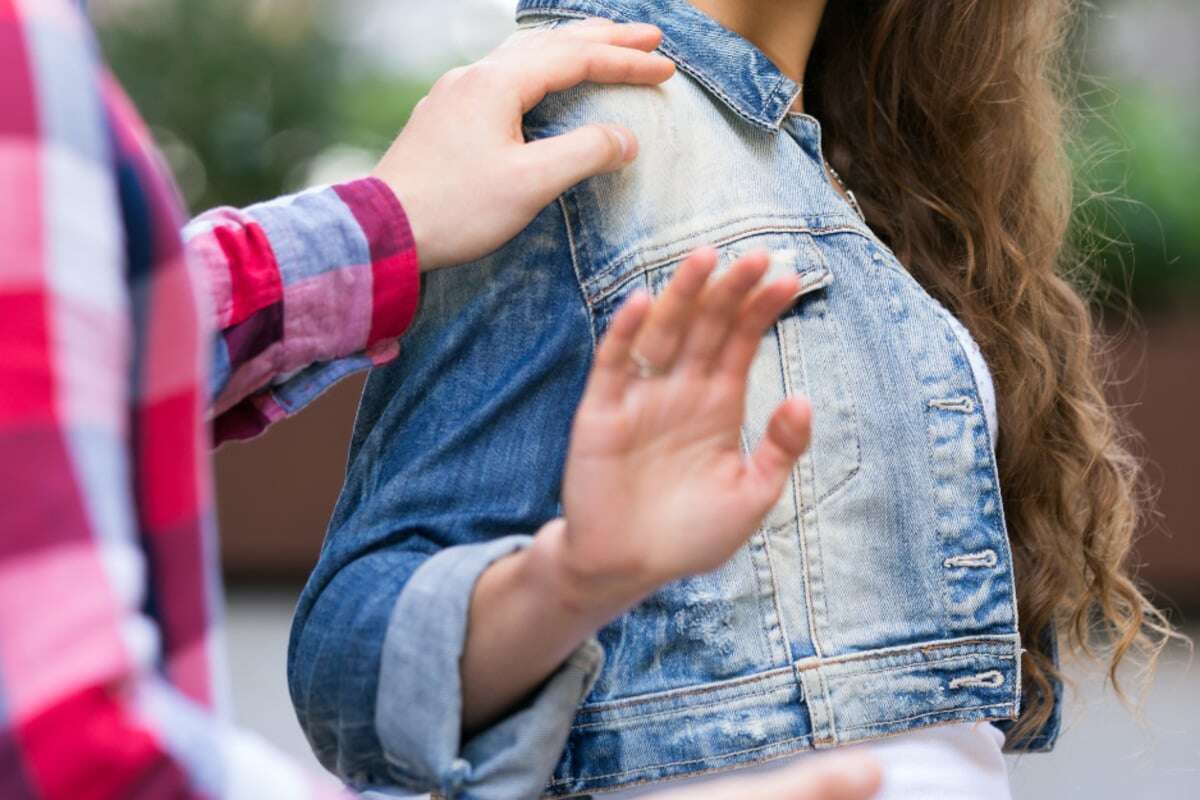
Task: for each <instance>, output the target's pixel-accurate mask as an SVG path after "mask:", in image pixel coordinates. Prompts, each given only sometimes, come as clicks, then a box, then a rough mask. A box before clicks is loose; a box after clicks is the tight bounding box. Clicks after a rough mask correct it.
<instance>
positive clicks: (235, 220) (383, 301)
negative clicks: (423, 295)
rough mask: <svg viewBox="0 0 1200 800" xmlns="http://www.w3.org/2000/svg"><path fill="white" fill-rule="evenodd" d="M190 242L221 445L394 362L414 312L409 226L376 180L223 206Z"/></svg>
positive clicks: (200, 221)
mask: <svg viewBox="0 0 1200 800" xmlns="http://www.w3.org/2000/svg"><path fill="white" fill-rule="evenodd" d="M184 238H185V240H186V243H187V249H188V256H189V264H190V265H191V269H192V270H193V271H194V272H195V273H196V277H197V279H198V280H199V281H200V282H202V284H203V285H205V286H207V287H208V293H209V300H210V304H211V311H212V312H213V313H214V315H215V325H214V328H215V335H214V342H213V368H212V384H211V396H212V398H213V409H214V436H215V439H216V441H217V442H222V441H226V440H230V439H244V438H249V437H252V436H255V435H257V434H258V433H261V432H262V431H263V430H264V429H265V428H266V427H267V426H268V425H270V424H271V423H273V422H275V421H276V420H278V419H280V418H282V417H285V416H289V415H291V414H293V413H295V412H296V411H299V410H300V409H301V408H303V407H304V406H306V405H307V404H308V403H309V402H311V401H312V400H313V399H315V398H316V397H317V396H318V395H320V394H321V393H322V392H323V391H325V390H326V389H327V388H329V387H330V386H331V385H333V384H334V383H336V382H337V381H339V380H341V379H342V378H344V377H345V376H347V375H349V374H351V373H353V372H357V371H359V370H363V369H367V368H370V367H372V366H375V365H377V364H381V363H384V362H386V361H389V360H390V359H392V358H393V357H395V355H396V353H397V352H398V351H399V343H398V337H399V336H400V334H402V333H403V332H404V330H405V329H406V328H407V327H408V325H409V324H410V323H411V322H412V319H413V317H414V315H415V314H416V309H417V303H418V298H419V294H420V279H419V268H418V263H417V252H416V248H415V246H414V243H413V238H412V232H411V230H410V229H409V225H408V218H407V216H406V215H405V213H404V209H403V208H402V207H401V206H400V203H399V201H398V200H397V199H396V196H395V194H394V193H393V192H392V190H391V189H390V188H389V187H388V186H387V185H386V184H384V183H383V182H382V181H380V180H378V179H375V178H365V179H363V180H358V181H353V182H351V183H344V184H339V185H336V186H330V187H325V188H320V189H316V190H313V191H309V192H304V193H302V194H298V195H293V196H290V197H284V198H281V199H278V200H274V201H271V202H269V203H263V204H261V205H256V206H252V207H250V208H247V209H245V210H235V209H230V208H222V209H216V210H214V211H210V212H208V213H206V214H204V215H202V216H200V217H199V218H197V219H196V220H195V221H194V222H192V223H191V224H190V225H189V226H188V227H187V229H186V230H185V233H184Z"/></svg>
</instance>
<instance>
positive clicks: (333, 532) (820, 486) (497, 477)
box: [289, 0, 1058, 800]
mask: <svg viewBox="0 0 1200 800" xmlns="http://www.w3.org/2000/svg"><path fill="white" fill-rule="evenodd" d="M518 16H519V18H520V19H521V21H522V23H523V24H525V25H530V26H533V25H559V24H565V23H566V22H567V21H570V20H571V19H573V18H579V17H583V16H605V17H609V18H615V19H620V20H642V21H649V22H653V23H656V24H657V25H659V26H660V27H661V28H663V30H664V32H665V37H666V38H665V40H664V42H663V44H662V52H664V53H665V54H666V55H667V56H669V57H670V58H672V59H673V60H674V61H675V62H676V63H677V64H678V66H679V70H680V74H679V75H677V76H676V77H675V78H673V79H672V80H671V81H669V82H668V83H667V84H665V85H664V86H662V87H656V88H614V87H599V86H594V85H585V86H583V87H579V88H576V89H573V90H571V91H568V92H564V93H561V94H557V95H553V96H551V97H550V98H548V99H547V100H546V101H545V102H544V103H543V104H542V105H541V106H539V107H538V108H537V109H536V110H535V111H534V112H533V113H532V114H530V115H529V117H528V118H527V121H526V127H527V133H528V135H529V137H530V138H541V137H546V136H552V135H555V134H559V133H562V132H565V131H567V130H569V129H572V128H574V127H577V126H579V125H581V124H585V123H589V122H601V121H602V122H615V123H621V124H624V125H627V126H628V127H630V128H631V129H633V130H634V131H635V132H636V133H637V134H638V137H639V139H640V142H641V155H640V157H639V158H638V160H637V162H636V164H634V165H633V166H631V167H629V168H627V169H625V170H623V171H621V172H620V173H618V174H615V175H611V176H605V177H599V178H595V179H592V180H589V181H587V182H585V183H583V184H581V185H579V186H577V187H576V188H574V189H572V190H571V191H569V192H568V193H567V194H566V195H564V196H563V197H562V198H560V200H559V201H558V202H556V203H555V204H553V205H552V206H550V207H549V208H547V209H545V210H544V211H543V212H542V213H541V214H540V215H539V216H538V217H537V219H536V220H535V221H534V222H533V224H532V225H530V226H529V227H528V228H527V229H526V230H525V231H524V232H523V233H522V234H521V235H520V236H519V237H518V238H517V239H516V240H514V241H513V242H512V243H510V244H509V245H507V246H506V247H504V248H503V249H501V250H500V251H498V252H496V253H495V254H493V255H491V256H489V257H487V258H484V259H482V260H480V261H478V262H477V263H474V264H471V265H468V266H465V267H460V268H457V269H454V270H449V271H446V272H442V273H437V274H434V275H431V276H430V277H429V279H428V280H427V282H426V284H425V288H424V295H423V298H422V304H423V305H422V310H421V312H420V314H419V316H418V319H417V321H416V324H415V325H414V327H413V328H412V329H411V331H410V332H409V334H408V337H407V338H406V340H405V342H404V346H403V352H402V353H401V356H400V358H399V359H398V360H397V361H395V362H394V363H392V364H390V365H388V366H386V367H383V368H380V369H377V370H376V371H375V372H374V373H373V375H372V376H371V378H370V381H369V383H368V385H367V388H366V391H365V394H364V397H363V400H362V407H361V409H360V413H359V418H358V422H357V425H356V428H355V433H354V438H353V443H352V449H351V454H350V462H349V467H348V472H347V477H346V484H345V487H344V490H343V492H342V496H341V500H340V502H339V504H338V507H337V510H336V512H335V515H334V518H333V520H332V522H331V525H330V530H329V535H328V538H327V541H326V543H325V547H324V550H323V552H322V556H321V560H320V564H319V566H318V567H317V569H316V571H315V573H314V575H313V576H312V579H311V580H310V582H309V584H308V586H307V588H306V589H305V592H304V595H303V598H302V600H301V603H300V607H299V609H298V612H297V617H296V622H295V626H294V630H293V638H292V647H291V652H290V658H289V677H290V683H291V690H292V696H293V699H294V702H295V704H296V708H297V710H298V713H299V716H300V719H301V722H302V724H303V726H304V728H305V730H306V731H307V734H308V736H309V738H310V741H311V742H312V744H313V746H314V748H315V749H316V751H317V753H318V755H319V756H320V757H321V759H322V760H323V762H324V763H325V764H326V765H327V766H329V767H331V768H333V769H334V770H336V771H337V772H338V773H339V774H340V775H341V776H342V777H343V778H344V779H345V780H347V781H348V782H349V783H350V784H351V785H353V786H356V787H358V788H364V789H370V788H372V787H374V788H376V789H378V790H379V791H381V792H385V793H386V792H387V791H388V789H387V787H389V786H393V787H394V786H396V785H400V786H405V787H409V788H412V789H417V790H422V791H429V790H431V789H432V790H435V791H437V792H438V793H440V794H443V795H445V796H450V797H464V798H496V799H497V800H499V799H500V798H506V799H511V798H520V797H534V796H537V795H539V794H545V795H549V796H571V795H579V794H587V793H590V792H600V791H604V790H613V789H618V788H628V787H630V786H634V785H637V784H642V783H647V782H654V781H659V780H665V779H669V778H676V777H684V776H691V775H696V774H699V773H704V772H710V771H717V770H723V769H731V768H736V767H739V766H744V765H749V764H753V763H757V762H761V761H765V760H769V759H772V758H776V757H780V756H783V755H786V754H790V753H794V752H797V751H804V750H812V749H824V748H832V747H836V746H839V745H844V744H848V743H852V742H862V741H867V740H871V739H876V738H879V737H884V736H889V735H892V734H897V733H902V732H904V731H907V730H912V729H914V728H919V727H922V726H929V725H936V724H939V723H947V722H958V721H967V720H995V721H1000V720H1011V719H1012V718H1014V717H1016V716H1017V714H1018V713H1019V710H1020V704H1021V674H1020V673H1021V668H1020V664H1021V652H1022V651H1021V643H1020V641H1019V638H1018V634H1017V608H1016V600H1015V591H1014V580H1013V571H1012V556H1011V553H1010V550H1009V543H1008V538H1007V534H1006V530H1005V522H1004V515H1003V506H1002V503H1001V497H1000V487H999V484H998V480H997V470H996V463H995V459H994V455H993V443H992V435H991V433H990V432H989V428H988V424H987V419H986V415H985V410H984V402H985V399H986V396H987V395H988V393H989V392H990V387H989V386H981V385H980V379H979V378H978V374H979V373H978V372H977V371H973V370H972V368H971V360H972V358H973V357H976V356H977V351H976V349H975V346H974V344H973V343H972V342H971V341H970V339H969V336H967V335H966V334H965V331H963V329H962V328H961V326H960V325H959V324H958V323H957V321H956V320H955V319H954V318H953V317H952V316H951V315H950V313H949V312H948V311H947V310H946V309H945V308H943V307H942V306H941V305H939V304H938V303H937V302H935V301H934V300H933V299H932V298H931V297H930V296H929V295H928V294H927V293H926V292H925V291H924V290H923V289H922V288H921V287H920V286H919V285H918V284H917V283H916V281H914V280H913V278H912V277H911V276H910V275H909V274H908V273H907V272H906V271H905V269H904V267H903V266H902V265H901V264H900V263H899V262H898V261H897V260H896V258H895V256H894V255H893V254H892V253H891V252H890V251H889V249H888V248H887V247H886V246H885V245H884V244H882V243H881V242H880V241H879V240H878V239H877V238H876V237H875V236H874V235H873V233H872V232H871V230H870V229H869V228H868V227H867V226H866V225H865V224H864V222H863V221H862V220H861V219H860V218H859V217H858V216H857V214H855V213H854V211H853V210H852V209H851V208H850V207H849V206H848V205H847V203H846V202H845V201H844V200H843V199H842V197H841V196H840V195H839V194H838V192H837V191H835V189H834V188H833V187H832V186H831V185H830V183H829V182H828V180H827V178H826V174H825V170H824V168H823V158H822V155H821V137H820V130H819V127H818V125H817V123H816V121H815V120H814V119H812V118H811V117H805V116H802V115H797V114H789V109H790V107H791V106H792V103H793V101H794V99H795V98H796V96H797V94H798V92H799V87H798V86H797V85H796V84H795V83H793V82H792V81H791V80H789V79H788V78H787V77H785V76H784V75H783V74H782V73H781V72H780V71H779V70H778V69H777V68H776V67H775V66H773V65H772V64H771V63H770V61H769V60H768V59H767V58H766V57H765V56H764V55H762V53H760V52H759V51H758V50H756V49H755V48H754V47H753V46H752V45H751V44H750V43H748V42H747V41H745V40H744V39H742V38H740V37H738V36H736V35H735V34H733V33H731V32H729V31H728V30H726V29H724V28H723V27H721V26H720V25H718V24H717V23H715V22H714V21H712V20H711V19H709V18H707V17H705V16H704V15H703V14H701V13H700V12H698V11H696V10H695V9H694V8H693V7H692V6H690V5H689V4H688V3H686V2H684V0H524V2H523V3H522V4H521V6H520V10H519V11H518ZM710 243H711V244H716V245H717V246H718V247H719V249H720V252H721V256H722V259H723V261H724V262H725V263H728V262H729V261H731V260H732V259H734V258H736V257H737V255H738V254H740V253H743V252H746V251H750V250H758V249H765V250H767V251H769V252H770V253H771V254H772V259H773V264H774V267H773V268H774V269H787V270H793V271H795V273H796V274H798V275H799V276H800V278H801V279H802V285H803V294H802V296H801V297H800V298H799V299H798V300H797V302H796V304H795V306H794V307H793V308H792V309H790V310H789V311H788V312H787V313H786V314H784V315H783V316H782V317H781V318H780V319H779V320H778V322H777V324H776V325H775V327H774V329H773V330H772V331H771V332H770V333H769V334H768V335H767V336H766V337H765V338H764V340H763V343H762V347H761V349H760V352H759V354H758V357H757V359H756V361H755V363H754V367H753V371H752V376H751V386H750V390H749V394H748V418H747V421H746V424H745V428H744V440H745V443H746V447H747V448H750V447H751V446H752V445H753V444H754V443H756V442H757V441H758V440H759V439H760V438H761V437H762V435H763V432H764V428H765V425H766V423H767V420H768V418H769V416H770V413H771V411H772V410H773V409H774V408H775V407H776V406H777V405H778V404H779V403H780V402H781V401H782V400H783V399H784V398H785V397H787V396H789V395H793V394H804V395H807V396H809V397H810V398H811V399H812V403H813V406H814V409H815V420H814V432H813V441H812V446H811V449H810V451H809V452H808V453H807V454H806V455H805V456H804V457H803V458H802V459H801V461H800V462H799V464H798V466H797V467H796V469H795V471H794V474H793V476H792V480H791V484H790V486H789V487H788V489H787V490H786V492H785V493H784V496H783V497H782V499H781V500H780V501H779V503H778V504H777V505H776V506H775V507H774V509H773V510H772V511H771V512H770V514H769V515H768V517H767V519H766V521H765V522H764V524H763V526H762V527H761V529H760V530H759V531H757V532H756V533H755V534H754V536H753V537H752V538H751V539H750V540H749V542H748V543H747V544H746V545H745V546H744V547H743V548H742V549H741V550H740V551H739V552H738V553H737V554H736V555H735V556H734V558H733V559H732V560H731V561H730V562H729V563H728V564H726V565H725V566H724V567H722V568H721V569H719V570H717V571H716V572H714V573H712V574H708V575H701V576H697V577H694V578H690V579H687V580H683V581H679V582H678V583H675V584H673V585H670V586H667V587H665V588H663V589H662V590H661V591H659V592H658V593H656V594H654V595H653V596H651V597H650V598H649V599H647V600H646V601H645V602H644V603H643V604H641V605H640V606H639V607H637V608H635V609H633V610H632V611H630V612H629V613H627V614H626V615H625V616H623V617H621V618H620V619H618V620H616V621H615V622H613V623H612V624H610V625H609V626H607V627H606V628H605V629H603V630H602V631H601V632H600V633H599V635H598V643H597V642H589V643H588V644H586V645H585V646H583V647H582V648H581V649H580V650H579V652H577V653H576V654H575V656H573V657H572V659H571V660H570V661H569V662H568V663H567V664H566V665H564V667H563V668H562V669H561V670H560V671H559V672H558V673H557V674H556V675H554V676H553V677H552V678H551V679H550V680H549V681H547V683H546V684H545V685H544V686H543V687H542V688H541V689H539V691H538V692H537V693H536V694H535V695H534V696H533V697H531V698H529V700H528V701H527V702H526V703H525V705H524V706H522V707H521V708H519V709H516V710H514V712H513V713H512V715H511V716H510V717H509V718H507V719H505V720H502V721H501V722H500V723H498V724H497V725H496V726H495V727H493V728H492V729H490V730H487V731H485V732H483V733H482V734H479V735H477V736H475V737H474V738H472V739H470V740H468V741H463V740H462V737H461V734H460V717H461V690H460V685H459V664H458V662H459V657H460V656H461V652H462V646H463V638H464V632H465V628H466V610H467V607H468V602H469V598H470V593H471V590H472V588H473V586H474V583H475V580H476V579H477V578H478V576H479V574H480V573H481V572H482V571H483V570H484V569H486V567H487V566H488V565H489V564H491V563H492V562H493V561H494V560H496V559H497V558H499V557H501V556H503V555H505V554H507V553H510V552H512V551H513V550H514V549H515V548H519V547H522V546H524V544H526V543H527V542H528V537H529V536H530V534H532V533H534V532H535V531H536V530H537V529H538V528H539V527H540V526H541V525H543V524H544V523H545V522H546V521H548V520H549V519H551V518H553V517H555V516H556V515H558V514H559V513H560V510H561V509H560V506H559V488H560V480H561V476H562V467H563V459H564V453H565V450H566V445H567V440H568V435H569V430H570V423H571V418H572V414H573V410H574V408H575V406H576V403H577V401H578V399H579V396H580V394H581V392H582V388H583V384H584V379H585V376H586V373H587V370H588V367H589V362H590V358H591V356H592V353H593V349H594V347H595V343H596V342H597V340H598V339H599V338H600V337H601V336H602V335H603V334H604V332H605V329H606V327H607V325H608V324H609V322H610V320H611V319H612V316H613V313H614V311H615V310H616V309H617V308H618V307H619V306H620V305H621V304H622V302H623V301H624V300H625V299H626V298H627V297H628V296H629V295H630V294H631V293H632V292H633V291H635V290H636V289H641V288H644V289H648V290H650V291H651V292H656V291H658V290H659V289H661V287H663V285H664V284H665V283H666V282H667V281H668V280H669V278H670V277H671V275H672V273H673V271H674V269H675V267H676V265H678V264H679V262H680V261H681V259H682V258H683V257H684V256H685V255H686V254H687V253H688V252H689V251H690V250H692V249H693V248H695V247H697V246H700V245H705V244H710ZM985 375H986V372H985ZM667 479H669V478H667V477H664V480H667ZM615 501H619V499H615ZM1057 727H1058V722H1057V715H1055V719H1054V720H1053V722H1052V723H1051V724H1050V725H1049V726H1048V727H1047V728H1046V729H1045V730H1044V731H1042V732H1040V733H1039V734H1038V735H1037V736H1036V737H1033V738H1031V739H1027V740H1025V741H1023V742H1010V746H1014V747H1017V748H1019V749H1027V750H1031V749H1047V748H1049V746H1050V745H1051V744H1052V743H1053V740H1054V738H1055V736H1056V734H1057Z"/></svg>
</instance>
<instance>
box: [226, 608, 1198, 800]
mask: <svg viewBox="0 0 1200 800" xmlns="http://www.w3.org/2000/svg"><path fill="white" fill-rule="evenodd" d="M294 602H295V594H294V593H290V592H287V591H278V590H272V591H250V590H238V591H234V592H232V593H231V594H230V598H229V616H228V620H227V622H228V634H229V651H230V654H229V655H230V666H231V669H232V671H233V692H234V702H235V709H236V713H237V716H238V719H239V721H240V722H241V723H242V724H243V725H245V726H247V727H249V728H252V729H254V730H256V731H258V732H259V733H261V734H262V735H263V736H265V737H266V738H267V739H268V740H270V741H271V742H273V743H274V744H275V745H276V746H278V747H280V748H282V749H284V750H286V751H288V752H290V753H293V754H294V755H296V756H297V757H298V758H301V759H303V760H305V761H306V762H307V763H309V764H312V765H313V766H314V767H315V766H316V761H315V760H314V759H313V758H312V755H311V754H310V753H309V750H308V746H307V744H306V743H305V741H304V737H303V736H302V734H301V733H300V729H299V727H298V726H297V724H296V720H295V717H294V716H293V714H292V710H291V705H290V703H289V702H288V697H287V688H286V686H285V682H284V659H285V656H286V652H287V635H288V625H289V620H290V618H291V612H292V606H293V604H294ZM1189 633H1191V634H1192V635H1193V638H1196V637H1197V635H1200V628H1193V629H1192V630H1191V631H1189ZM1076 680H1077V686H1076V687H1075V690H1074V691H1073V692H1072V693H1071V694H1070V698H1069V701H1068V707H1067V716H1066V720H1067V723H1066V728H1067V730H1066V732H1065V734H1064V736H1063V738H1062V741H1061V743H1060V745H1059V747H1058V749H1057V750H1056V751H1055V752H1054V753H1052V754H1050V755H1031V756H1023V757H1020V758H1012V759H1010V762H1009V763H1010V769H1011V774H1012V780H1013V796H1014V797H1015V798H1018V800H1060V799H1065V798H1086V799H1087V800H1200V666H1197V665H1195V664H1192V663H1190V658H1189V655H1188V653H1187V652H1186V651H1184V650H1182V649H1177V650H1174V651H1172V652H1171V653H1170V654H1169V656H1168V657H1167V658H1166V659H1165V661H1164V663H1163V666H1162V668H1161V670H1160V672H1159V674H1158V677H1157V680H1156V681H1155V683H1154V686H1153V688H1152V689H1151V691H1150V692H1149V694H1148V696H1147V698H1146V701H1145V704H1144V708H1143V712H1142V719H1141V721H1140V722H1139V720H1137V719H1136V718H1135V717H1134V716H1132V715H1131V714H1130V713H1129V712H1128V711H1126V710H1125V709H1124V708H1123V707H1122V706H1121V705H1120V703H1119V702H1118V701H1117V700H1116V699H1115V698H1114V697H1113V696H1112V693H1111V692H1109V691H1106V690H1104V689H1103V687H1102V684H1101V682H1100V680H1099V679H1098V677H1096V676H1094V675H1080V676H1077V678H1076Z"/></svg>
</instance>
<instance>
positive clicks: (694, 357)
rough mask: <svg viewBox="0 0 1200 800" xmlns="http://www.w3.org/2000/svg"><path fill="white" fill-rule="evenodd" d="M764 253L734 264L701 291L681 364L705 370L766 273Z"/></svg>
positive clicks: (750, 256)
mask: <svg viewBox="0 0 1200 800" xmlns="http://www.w3.org/2000/svg"><path fill="white" fill-rule="evenodd" d="M767 264H768V261H767V254H766V253H752V254H750V255H748V256H743V257H742V258H739V259H738V260H737V261H735V262H734V264H733V266H732V267H730V268H729V271H728V272H727V273H726V274H725V275H723V276H722V277H721V278H720V279H719V280H718V281H717V282H716V283H714V284H710V285H709V286H708V288H707V289H705V292H704V296H703V298H702V299H701V305H700V310H699V312H698V313H697V315H696V321H695V322H694V323H693V324H692V326H691V328H690V330H688V332H687V337H686V340H685V342H684V345H683V354H682V355H681V359H682V362H683V363H684V364H685V365H686V366H687V367H689V368H692V369H700V370H704V371H708V370H709V369H710V368H711V367H712V362H713V360H714V358H715V356H716V355H717V353H719V352H720V350H721V348H722V347H723V345H724V343H725V337H726V336H728V335H729V330H730V328H731V327H732V325H733V320H734V317H735V316H736V315H737V311H738V309H739V308H740V307H741V304H742V302H743V301H744V300H745V299H746V296H747V295H748V294H749V293H750V291H751V290H752V289H753V288H754V287H755V285H757V284H758V282H759V281H760V280H762V276H763V275H764V274H765V273H766V271H767Z"/></svg>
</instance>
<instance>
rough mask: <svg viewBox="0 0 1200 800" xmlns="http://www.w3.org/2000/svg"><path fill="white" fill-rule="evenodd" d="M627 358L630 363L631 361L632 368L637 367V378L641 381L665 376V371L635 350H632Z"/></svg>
mask: <svg viewBox="0 0 1200 800" xmlns="http://www.w3.org/2000/svg"><path fill="white" fill-rule="evenodd" d="M629 358H630V360H631V361H633V364H634V366H635V367H637V375H638V377H639V378H642V379H643V380H645V379H648V378H661V377H662V376H663V375H666V374H667V371H666V370H665V369H663V368H662V367H659V366H657V365H655V364H654V363H652V362H651V361H650V359H648V358H646V357H645V356H644V355H642V354H641V353H639V352H638V351H636V350H633V351H631V352H630V353H629Z"/></svg>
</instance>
